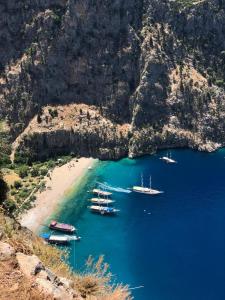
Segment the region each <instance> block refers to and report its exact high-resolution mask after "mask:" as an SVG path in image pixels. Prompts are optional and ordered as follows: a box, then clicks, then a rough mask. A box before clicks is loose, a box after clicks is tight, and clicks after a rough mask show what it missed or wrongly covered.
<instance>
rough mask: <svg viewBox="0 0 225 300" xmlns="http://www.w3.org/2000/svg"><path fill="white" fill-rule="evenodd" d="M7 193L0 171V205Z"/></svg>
mask: <svg viewBox="0 0 225 300" xmlns="http://www.w3.org/2000/svg"><path fill="white" fill-rule="evenodd" d="M7 192H8V186H7V183H6V182H5V181H4V179H3V176H2V172H1V170H0V205H1V204H2V203H3V202H4V201H5V200H6V198H7Z"/></svg>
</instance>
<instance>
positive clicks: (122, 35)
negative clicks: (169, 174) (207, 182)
mask: <svg viewBox="0 0 225 300" xmlns="http://www.w3.org/2000/svg"><path fill="white" fill-rule="evenodd" d="M0 11H1V14H2V16H3V18H2V20H1V26H0V29H1V30H0V41H1V43H0V45H1V46H0V47H1V50H2V51H1V66H0V72H1V75H0V102H1V106H0V115H4V116H7V118H8V120H9V122H10V124H11V131H12V133H13V135H14V138H16V137H17V136H18V135H19V134H20V133H21V132H23V131H24V130H27V129H26V128H27V126H28V127H29V126H30V125H29V123H30V122H31V120H32V119H33V118H37V116H38V118H39V121H40V116H41V115H46V114H45V113H43V112H42V108H43V107H46V106H47V105H54V106H58V107H61V109H65V111H67V106H68V105H69V106H70V105H74V104H76V105H78V104H81V103H82V104H84V105H87V106H88V107H90V110H91V107H94V110H96V111H98V112H99V115H100V116H101V118H102V120H103V119H104V120H107V121H106V122H108V123H107V124H109V126H108V125H107V126H106V127H107V128H108V129H106V128H104V126H102V124H101V122H100V123H99V124H98V122H97V121H96V122H92V121H90V122H89V123H88V119H86V120H85V117H83V118H82V120H83V121H84V122H83V124H87V125H79V126H77V125H76V124H77V121H76V120H75V121H74V123H73V125H72V127H73V129H71V128H70V129H69V128H68V127H67V125H63V126H64V127H66V129H65V128H64V129H63V128H62V127H63V126H61V127H60V128H59V126H55V125H53V127H52V129H51V130H49V129H45V130H44V129H43V128H44V127H45V125H44V127H43V124H44V123H43V122H44V121H43V120H42V121H41V122H40V123H39V124H38V125H35V126H33V127H32V131H29V137H28V136H27V135H26V136H25V135H23V137H25V138H24V140H21V141H20V143H19V144H20V145H18V149H20V150H21V151H22V150H23V151H25V152H31V154H32V155H31V156H32V157H34V158H35V157H37V153H39V155H40V153H41V152H43V153H42V154H41V155H42V156H43V157H47V156H51V155H52V153H53V152H54V153H56V154H57V153H58V154H60V153H67V152H74V153H75V154H80V155H92V156H97V157H100V158H106V159H112V158H119V157H122V156H126V155H130V156H137V155H141V154H145V153H151V152H152V151H155V150H156V149H159V148H165V147H192V148H196V149H200V150H206V151H212V150H214V149H216V148H218V147H220V146H223V145H224V144H225V143H224V138H225V122H224V116H225V92H224V88H225V77H224V74H225V69H224V68H225V67H224V66H225V64H224V62H225V42H224V32H225V2H224V0H205V1H199V2H196V1H193V2H192V1H188V2H187V1H182V0H176V1H170V0H160V1H158V0H151V1H150V0H142V1H135V0H128V1H125V2H124V1H122V0H118V1H113V2H112V1H101V0H94V1H90V0H85V1H83V0H82V1H81V0H76V1H75V0H68V1H66V0H65V1H63V0H51V1H50V0H48V1H42V0H37V1H35V2H31V1H28V0H25V1H23V2H20V1H19V2H15V3H13V4H8V3H5V4H1V6H0ZM8 49H10V51H8ZM62 106H64V108H62ZM35 116H36V117H35ZM55 120H57V122H58V123H63V122H64V121H63V120H61V119H59V118H57V117H55ZM32 122H33V121H32ZM65 122H66V121H65ZM50 123H51V122H50ZM32 124H33V123H32ZM88 124H89V125H88ZM128 124H129V125H128ZM75 125H76V126H75ZM120 126H122V127H123V126H125V127H127V128H128V127H129V130H127V132H129V133H127V134H125V135H123V136H120V134H117V133H118V132H119V131H120V129H118V128H120ZM37 128H39V129H40V128H42V129H41V130H39V129H37ZM78 145H80V146H78ZM33 149H34V151H33ZM32 152H33V153H32Z"/></svg>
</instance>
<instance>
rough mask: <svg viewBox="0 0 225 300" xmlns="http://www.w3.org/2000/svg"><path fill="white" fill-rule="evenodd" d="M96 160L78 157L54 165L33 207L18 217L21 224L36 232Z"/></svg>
mask: <svg viewBox="0 0 225 300" xmlns="http://www.w3.org/2000/svg"><path fill="white" fill-rule="evenodd" d="M95 161H96V160H94V159H92V158H80V159H79V160H78V161H76V159H74V160H71V161H70V162H69V163H67V164H65V165H63V166H61V167H56V168H55V169H53V171H52V172H51V178H49V177H46V178H45V179H46V190H45V191H43V192H38V193H37V194H36V197H37V199H36V200H35V202H34V207H33V208H31V209H30V210H28V211H26V212H25V213H24V214H23V215H22V216H21V218H20V223H21V225H22V226H26V227H27V228H29V229H30V230H32V231H33V232H37V231H38V229H39V227H40V226H41V224H43V223H45V221H46V220H47V219H48V218H49V216H50V215H51V214H52V213H53V212H54V211H56V210H57V207H58V205H59V204H60V203H61V201H62V200H63V196H64V195H65V193H66V192H67V191H68V190H69V189H70V188H71V186H73V185H74V184H75V183H76V181H77V180H78V179H80V178H81V176H83V175H85V173H86V171H88V167H90V166H92V165H93V164H94V162H95Z"/></svg>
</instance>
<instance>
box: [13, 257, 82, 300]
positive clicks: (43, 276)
mask: <svg viewBox="0 0 225 300" xmlns="http://www.w3.org/2000/svg"><path fill="white" fill-rule="evenodd" d="M16 258H17V261H18V264H19V267H20V270H21V271H22V272H23V273H24V274H25V276H26V277H27V278H28V279H29V280H31V281H32V282H33V283H34V284H36V285H37V287H38V288H39V289H40V290H41V291H42V292H43V293H44V294H46V295H51V296H53V297H54V299H57V300H64V299H68V300H72V299H75V298H76V299H81V298H79V297H78V295H77V294H76V293H75V291H74V290H73V289H72V283H71V282H70V281H69V280H67V279H65V278H59V277H57V276H56V275H55V274H54V273H52V272H51V271H50V270H48V269H46V268H45V266H44V265H43V264H42V263H41V261H40V260H39V258H38V257H37V256H35V255H32V256H29V255H25V254H23V253H17V255H16Z"/></svg>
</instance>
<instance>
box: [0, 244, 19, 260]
mask: <svg viewBox="0 0 225 300" xmlns="http://www.w3.org/2000/svg"><path fill="white" fill-rule="evenodd" d="M14 255H15V251H14V249H13V248H12V247H11V246H10V245H9V244H7V243H3V242H1V241H0V261H4V260H8V259H10V258H11V257H13V256H14Z"/></svg>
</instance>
